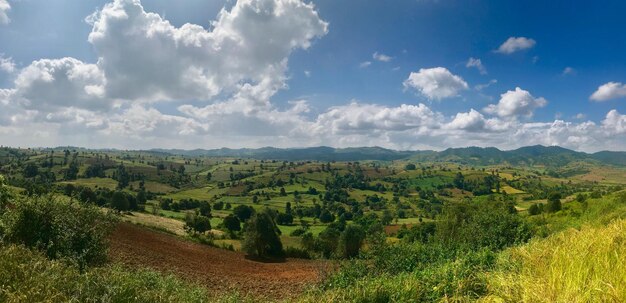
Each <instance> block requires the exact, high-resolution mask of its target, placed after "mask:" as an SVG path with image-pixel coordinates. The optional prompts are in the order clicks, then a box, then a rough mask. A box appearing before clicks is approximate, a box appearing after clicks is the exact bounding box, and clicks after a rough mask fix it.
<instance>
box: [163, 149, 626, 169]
mask: <svg viewBox="0 0 626 303" xmlns="http://www.w3.org/2000/svg"><path fill="white" fill-rule="evenodd" d="M151 151H152V152H161V153H169V154H177V155H185V156H208V157H232V158H255V159H264V160H267V159H276V160H287V161H305V160H313V161H363V160H380V161H390V160H400V159H407V160H414V161H436V162H455V163H462V164H472V165H493V164H511V165H546V166H552V167H554V166H563V165H567V164H568V163H571V162H574V161H597V162H600V163H604V164H610V165H619V166H626V152H612V151H602V152H597V153H594V154H588V153H584V152H577V151H573V150H569V149H566V148H563V147H559V146H542V145H534V146H526V147H521V148H518V149H515V150H508V151H503V150H500V149H497V148H495V147H486V148H483V147H464V148H448V149H446V150H444V151H440V152H436V151H396V150H391V149H385V148H382V147H353V148H332V147H327V146H320V147H309V148H274V147H263V148H258V149H250V148H242V149H230V148H221V149H211V150H204V149H196V150H181V149H153V150H151Z"/></svg>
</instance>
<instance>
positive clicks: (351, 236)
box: [338, 224, 365, 259]
mask: <svg viewBox="0 0 626 303" xmlns="http://www.w3.org/2000/svg"><path fill="white" fill-rule="evenodd" d="M364 239H365V231H364V230H363V227H361V226H360V225H358V224H350V225H348V226H346V229H345V230H344V231H343V232H342V233H341V236H340V237H339V247H338V255H339V256H341V257H343V258H346V259H348V258H353V257H356V256H358V255H359V251H360V250H361V246H362V245H363V240H364Z"/></svg>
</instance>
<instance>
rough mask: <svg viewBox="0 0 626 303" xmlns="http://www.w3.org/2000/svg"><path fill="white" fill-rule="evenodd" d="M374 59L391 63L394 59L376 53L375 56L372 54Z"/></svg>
mask: <svg viewBox="0 0 626 303" xmlns="http://www.w3.org/2000/svg"><path fill="white" fill-rule="evenodd" d="M372 58H373V59H374V60H377V61H380V62H389V61H391V60H392V59H393V58H392V57H390V56H387V55H385V54H380V53H378V52H375V53H374V54H372Z"/></svg>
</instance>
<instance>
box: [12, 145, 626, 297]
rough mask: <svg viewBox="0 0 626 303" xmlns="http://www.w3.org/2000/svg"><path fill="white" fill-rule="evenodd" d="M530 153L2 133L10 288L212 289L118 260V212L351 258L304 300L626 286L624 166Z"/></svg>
mask: <svg viewBox="0 0 626 303" xmlns="http://www.w3.org/2000/svg"><path fill="white" fill-rule="evenodd" d="M373 151H375V150H369V151H368V152H373ZM224 152H226V151H224ZM350 152H355V151H354V150H351V151H350ZM480 153H483V154H484V153H488V154H489V155H490V156H489V157H490V158H489V159H490V160H485V159H487V158H485V157H486V156H484V155H483V156H480V157H479V156H478V155H479V154H480ZM503 153H504V154H503ZM516 153H517V155H511V154H510V153H508V154H507V153H506V152H501V151H498V150H491V149H486V150H482V149H479V150H474V149H467V150H448V151H445V152H441V153H438V154H437V155H438V156H437V158H432V157H433V156H432V154H428V153H420V154H418V155H417V156H416V155H408V156H411V157H412V158H410V159H403V160H397V159H396V158H393V159H394V160H393V161H363V160H361V161H353V162H333V161H322V162H320V161H301V162H289V161H278V160H266V159H263V160H261V159H252V158H224V157H220V158H215V157H206V156H191V155H186V156H181V155H172V154H167V153H158V152H117V151H106V152H104V151H89V150H70V149H62V150H59V149H56V150H52V149H46V150H17V149H8V148H1V149H0V173H2V174H4V175H6V176H7V178H6V179H4V178H2V179H1V181H0V184H1V186H0V239H1V241H2V244H1V246H2V251H0V254H2V255H3V256H6V258H3V261H0V262H3V263H1V264H0V278H1V279H2V281H6V283H4V282H3V283H2V285H4V286H3V287H2V289H0V301H16V302H17V301H20V298H22V299H23V298H32V300H31V301H40V300H43V299H44V298H50V297H56V298H60V301H67V300H73V301H89V298H107V299H104V301H114V302H122V301H129V300H131V301H132V300H135V301H152V300H156V301H180V302H189V301H202V300H203V298H209V297H212V296H213V295H214V294H209V293H207V292H206V291H205V290H203V289H202V288H201V287H199V286H190V285H187V284H186V283H184V282H181V281H179V280H177V279H176V278H174V277H166V276H162V275H160V274H157V273H154V272H151V271H139V272H126V271H125V270H124V269H123V268H122V267H119V266H115V265H111V264H109V263H108V262H107V258H106V257H107V236H108V234H109V233H110V232H111V231H112V227H113V226H114V225H115V224H116V223H115V222H116V221H118V220H128V221H131V222H135V223H140V224H142V225H145V226H148V227H152V228H155V229H158V230H162V231H166V232H170V233H172V234H177V235H181V236H185V237H186V238H188V239H190V240H193V241H197V242H200V243H204V244H209V245H213V246H218V247H225V248H228V249H231V250H240V251H242V252H245V253H247V254H248V255H250V256H252V257H255V258H256V259H267V258H269V259H278V260H282V259H283V258H285V257H298V258H318V259H329V260H333V261H332V262H336V264H337V266H333V268H334V270H332V271H330V272H329V273H328V274H327V276H326V278H325V279H324V280H323V281H322V283H321V284H320V285H316V286H315V287H313V288H312V289H311V290H310V291H309V292H307V293H306V294H304V295H303V296H302V297H300V298H299V299H298V300H301V301H305V302H319V301H325V302H336V301H347V302H389V301H396V302H414V301H422V302H435V301H442V300H443V301H477V300H478V301H485V302H492V301H494V302H500V301H505V302H520V301H522V302H537V301H544V302H554V301H579V302H585V301H589V300H591V299H590V298H606V300H609V299H611V298H613V299H616V300H617V301H620V300H625V299H626V294H625V293H624V292H623V291H622V290H623V289H624V287H625V284H624V283H625V282H624V280H623V278H620V277H623V276H626V268H623V267H620V266H621V265H620V266H615V265H614V264H616V263H620V264H621V263H623V261H624V260H623V251H624V249H625V247H626V243H624V242H623V241H621V236H620V233H622V234H623V231H624V226H626V225H624V221H623V219H624V218H625V217H624V216H625V215H626V192H625V191H624V190H623V186H624V185H625V184H626V177H625V176H626V170H625V169H624V167H622V166H613V165H606V164H600V163H599V162H598V160H597V159H592V158H590V157H588V156H583V155H581V154H580V153H575V152H571V151H563V150H561V149H555V148H547V149H541V148H537V147H533V148H525V149H520V150H517V151H516ZM429 155H430V156H429ZM444 156H445V157H444ZM428 157H431V158H428ZM418 158H419V159H421V160H420V161H417V160H416V159H418ZM478 158H480V159H483V160H485V161H486V162H485V161H483V160H477V159H478ZM358 159H362V158H358ZM441 159H446V160H445V161H444V162H438V161H441ZM493 159H498V160H497V161H495V160H493ZM487 162H489V163H487ZM544 162H550V163H552V165H545V164H544ZM614 162H615V161H614ZM617 162H619V161H617ZM513 163H515V165H513ZM470 164H471V165H470ZM139 214H141V216H139ZM142 218H149V220H148V219H142ZM138 220H144V221H138ZM176 226H178V227H179V229H180V230H179V229H176ZM571 228H574V229H571ZM180 231H182V234H181V232H180ZM594 234H596V235H597V237H593V235H594ZM591 246H593V247H594V249H593V252H592V254H593V256H588V255H585V254H586V251H588V247H591ZM15 254H18V255H19V256H16V255H15ZM577 256H578V257H577ZM581 256H585V257H581ZM22 267H27V268H28V270H27V271H24V273H23V274H18V273H16V272H15V269H16V268H22ZM44 267H45V268H49V269H45V270H44V269H43V268H44ZM608 268H611V269H612V271H608V270H606V269H608ZM595 272H603V273H604V274H592V273H595ZM225 274H227V273H225ZM535 278H536V279H539V280H541V283H542V285H546V287H540V285H538V284H537V285H533V283H534V281H533V279H535ZM560 280H562V281H564V282H561V281H560ZM24 281H37V282H36V284H37V285H38V286H40V287H41V288H39V290H37V291H34V290H31V289H27V288H25V287H24V286H23V283H24ZM61 281H71V283H65V284H64V283H62V282H61ZM102 284H108V285H102ZM577 288H578V289H590V290H589V291H586V292H577V291H576V289H577ZM183 292H184V294H183ZM129 298H135V299H129ZM233 298H234V300H241V299H242V298H237V297H233ZM249 299H253V298H249Z"/></svg>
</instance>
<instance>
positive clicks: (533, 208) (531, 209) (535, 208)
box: [528, 203, 541, 216]
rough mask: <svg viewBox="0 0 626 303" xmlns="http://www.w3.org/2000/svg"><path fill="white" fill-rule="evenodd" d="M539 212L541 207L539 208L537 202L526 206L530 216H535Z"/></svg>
mask: <svg viewBox="0 0 626 303" xmlns="http://www.w3.org/2000/svg"><path fill="white" fill-rule="evenodd" d="M540 213H541V209H540V208H539V205H538V204H537V203H535V204H533V205H531V206H530V207H529V208H528V214H529V215H531V216H536V215H538V214H540Z"/></svg>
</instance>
